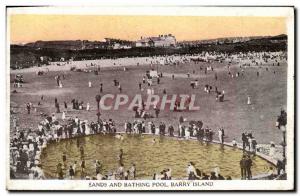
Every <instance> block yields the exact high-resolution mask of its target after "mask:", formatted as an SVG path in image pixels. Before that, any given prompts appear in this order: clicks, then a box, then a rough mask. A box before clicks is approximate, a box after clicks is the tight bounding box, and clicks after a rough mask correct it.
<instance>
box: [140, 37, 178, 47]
mask: <svg viewBox="0 0 300 196" xmlns="http://www.w3.org/2000/svg"><path fill="white" fill-rule="evenodd" d="M135 46H136V47H175V46H176V38H175V36H173V35H172V34H168V35H159V36H158V37H145V38H143V37H141V39H140V40H138V41H136V43H135Z"/></svg>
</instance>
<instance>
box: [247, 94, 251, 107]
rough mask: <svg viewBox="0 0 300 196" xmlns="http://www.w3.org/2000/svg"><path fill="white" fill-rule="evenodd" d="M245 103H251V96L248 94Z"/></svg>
mask: <svg viewBox="0 0 300 196" xmlns="http://www.w3.org/2000/svg"><path fill="white" fill-rule="evenodd" d="M247 105H251V97H250V96H248V98H247Z"/></svg>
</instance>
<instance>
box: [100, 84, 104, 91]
mask: <svg viewBox="0 0 300 196" xmlns="http://www.w3.org/2000/svg"><path fill="white" fill-rule="evenodd" d="M102 92H103V84H102V83H101V84H100V93H102Z"/></svg>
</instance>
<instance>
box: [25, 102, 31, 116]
mask: <svg viewBox="0 0 300 196" xmlns="http://www.w3.org/2000/svg"><path fill="white" fill-rule="evenodd" d="M26 109H27V114H30V110H31V104H30V103H27V104H26Z"/></svg>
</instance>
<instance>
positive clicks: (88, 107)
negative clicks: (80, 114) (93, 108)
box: [86, 103, 90, 111]
mask: <svg viewBox="0 0 300 196" xmlns="http://www.w3.org/2000/svg"><path fill="white" fill-rule="evenodd" d="M86 111H90V104H89V103H87V104H86Z"/></svg>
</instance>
